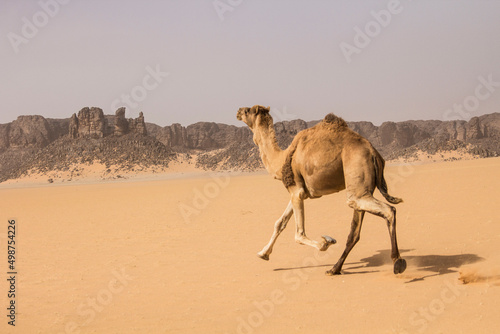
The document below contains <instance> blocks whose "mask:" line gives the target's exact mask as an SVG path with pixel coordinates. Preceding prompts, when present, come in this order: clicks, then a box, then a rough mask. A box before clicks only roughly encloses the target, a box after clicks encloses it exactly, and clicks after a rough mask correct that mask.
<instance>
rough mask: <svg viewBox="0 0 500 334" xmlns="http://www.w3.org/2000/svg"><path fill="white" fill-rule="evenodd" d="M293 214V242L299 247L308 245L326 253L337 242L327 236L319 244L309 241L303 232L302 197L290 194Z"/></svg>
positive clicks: (304, 231)
mask: <svg viewBox="0 0 500 334" xmlns="http://www.w3.org/2000/svg"><path fill="white" fill-rule="evenodd" d="M291 203H292V205H293V213H294V214H295V227H296V229H295V241H296V242H298V243H299V244H301V245H308V246H311V247H314V248H316V249H318V250H320V251H326V250H327V249H328V247H330V246H331V245H333V244H335V243H336V242H337V241H335V239H333V238H331V237H329V236H322V238H323V240H322V241H321V242H318V241H314V240H311V239H309V238H308V237H307V236H306V230H305V226H304V225H305V215H304V200H303V199H302V196H300V195H296V194H292V201H291Z"/></svg>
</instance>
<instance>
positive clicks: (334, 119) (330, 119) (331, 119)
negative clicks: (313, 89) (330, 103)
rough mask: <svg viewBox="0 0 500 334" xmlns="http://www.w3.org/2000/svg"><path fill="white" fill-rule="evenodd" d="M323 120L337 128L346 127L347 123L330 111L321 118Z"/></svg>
mask: <svg viewBox="0 0 500 334" xmlns="http://www.w3.org/2000/svg"><path fill="white" fill-rule="evenodd" d="M323 122H325V123H327V124H331V125H333V126H335V127H339V128H341V127H345V128H346V127H347V123H346V122H345V121H344V120H343V119H342V118H341V117H338V116H337V115H334V114H332V113H330V114H328V115H326V116H325V118H324V119H323Z"/></svg>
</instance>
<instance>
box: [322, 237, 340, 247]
mask: <svg viewBox="0 0 500 334" xmlns="http://www.w3.org/2000/svg"><path fill="white" fill-rule="evenodd" d="M321 237H322V238H323V239H325V242H327V243H329V244H331V245H335V244H336V243H337V240H335V239H333V238H332V237H329V236H327V235H323V236H321Z"/></svg>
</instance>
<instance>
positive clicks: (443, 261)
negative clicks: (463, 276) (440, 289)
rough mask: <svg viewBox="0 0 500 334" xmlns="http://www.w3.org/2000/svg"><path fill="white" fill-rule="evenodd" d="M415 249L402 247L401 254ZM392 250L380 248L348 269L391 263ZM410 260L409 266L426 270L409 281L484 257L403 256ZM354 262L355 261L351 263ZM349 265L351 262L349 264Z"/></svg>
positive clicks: (446, 271) (440, 272)
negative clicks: (424, 273) (420, 275)
mask: <svg viewBox="0 0 500 334" xmlns="http://www.w3.org/2000/svg"><path fill="white" fill-rule="evenodd" d="M412 250H413V249H402V250H400V253H401V254H404V253H407V252H410V251H412ZM390 254H391V251H390V250H388V249H387V250H379V251H377V253H376V254H375V255H372V256H370V257H367V258H363V259H361V261H360V262H357V263H356V264H358V265H359V266H357V267H349V268H348V270H353V269H357V268H374V267H380V266H383V265H387V264H390V263H391V260H390V257H391V255H390ZM402 257H403V258H404V259H406V261H407V262H408V267H409V268H412V267H413V268H416V269H417V270H418V271H423V272H426V273H427V274H426V275H423V276H422V277H416V278H413V279H411V280H410V281H408V282H407V283H411V282H417V281H423V280H424V279H425V278H427V277H432V276H439V275H445V274H451V273H455V272H458V268H460V267H461V266H463V265H466V264H472V263H476V262H480V261H483V260H484V258H482V257H480V256H478V255H477V254H457V255H408V256H404V255H403V256H402ZM350 264H354V263H350ZM348 265H349V264H348Z"/></svg>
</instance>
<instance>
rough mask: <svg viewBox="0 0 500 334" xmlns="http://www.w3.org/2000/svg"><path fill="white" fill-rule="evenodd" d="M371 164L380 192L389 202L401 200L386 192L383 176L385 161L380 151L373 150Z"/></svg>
mask: <svg viewBox="0 0 500 334" xmlns="http://www.w3.org/2000/svg"><path fill="white" fill-rule="evenodd" d="M373 164H374V165H375V179H376V182H377V188H378V190H379V191H380V193H381V194H382V195H383V196H384V197H385V199H386V200H387V202H389V203H391V204H398V203H401V202H403V199H402V198H397V197H392V196H391V195H389V193H388V190H387V183H386V182H385V178H384V166H385V162H384V159H383V158H382V157H381V156H380V153H378V152H375V154H374V155H373Z"/></svg>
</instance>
